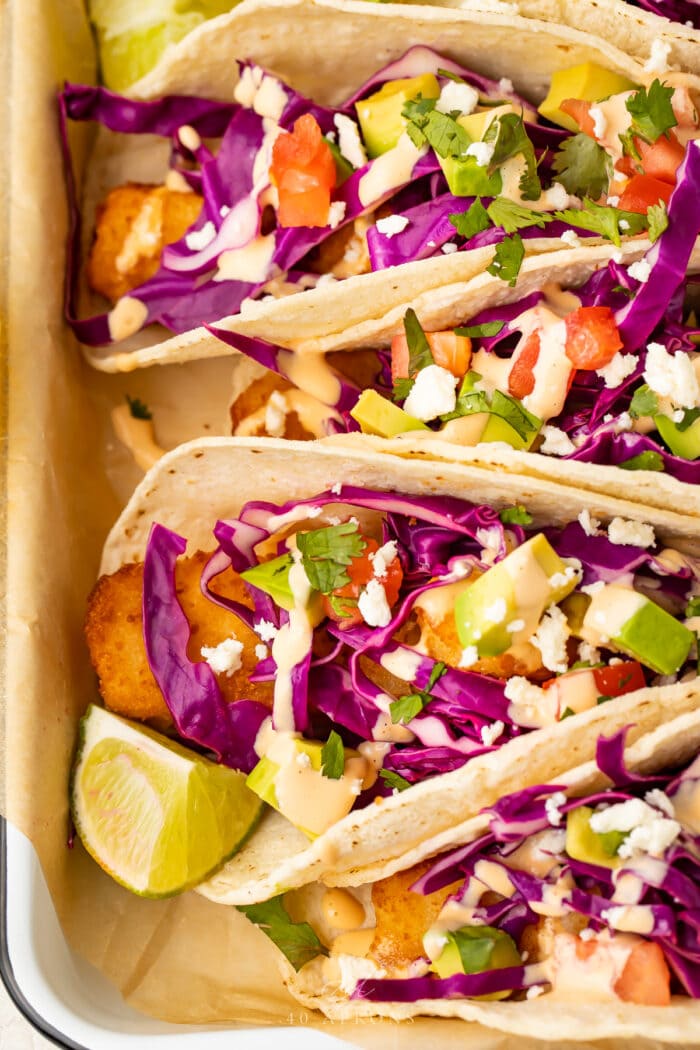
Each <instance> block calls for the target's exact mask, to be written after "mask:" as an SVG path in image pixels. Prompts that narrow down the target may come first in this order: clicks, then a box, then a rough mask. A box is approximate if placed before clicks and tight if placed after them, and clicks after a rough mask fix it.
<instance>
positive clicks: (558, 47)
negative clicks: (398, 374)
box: [79, 0, 700, 371]
mask: <svg viewBox="0 0 700 1050" xmlns="http://www.w3.org/2000/svg"><path fill="white" fill-rule="evenodd" d="M302 25H303V34H304V41H305V46H304V53H303V58H300V53H299V52H298V51H297V50H295V49H290V48H289V47H288V40H289V39H291V38H293V37H294V36H295V34H298V33H299V31H300V27H301V26H302ZM328 41H333V46H332V47H331V48H329V47H328ZM415 44H426V45H430V46H434V47H435V48H436V49H439V50H440V52H441V53H444V54H445V55H446V56H447V57H448V58H452V59H454V60H456V61H457V62H459V63H460V64H461V65H464V66H466V67H468V68H472V67H473V68H474V69H476V70H479V71H480V72H481V73H483V74H485V75H487V76H490V77H493V78H495V79H498V78H508V79H509V80H511V81H512V83H513V85H514V87H515V89H516V90H517V91H519V92H521V93H522V95H524V96H525V97H527V98H529V99H532V100H533V101H535V102H537V101H540V100H541V99H542V98H543V96H544V94H545V92H546V90H547V86H548V83H549V79H550V77H551V74H552V72H554V71H555V70H558V69H562V68H567V67H569V66H572V65H576V64H578V63H582V62H586V61H590V62H596V63H598V64H600V65H603V66H605V67H606V68H609V69H611V70H613V71H616V72H618V73H621V74H624V75H627V76H628V77H629V78H630V79H631V80H632V81H634V82H635V83H640V82H643V81H644V80H645V78H646V79H647V80H648V79H649V74H646V73H644V70H643V67H642V64H641V63H640V62H639V61H638V60H637V59H636V58H631V57H630V56H629V55H627V54H626V53H625V52H624V51H622V50H619V49H617V48H616V47H614V46H612V45H611V44H609V43H607V42H605V41H604V40H602V39H599V38H597V37H593V36H590V35H589V34H587V33H583V32H581V31H579V30H577V29H572V28H570V27H569V26H559V25H556V24H554V23H553V22H544V21H539V20H537V19H534V18H523V17H520V16H514V15H513V13H512V11H510V10H509V11H508V14H507V15H506V14H504V13H500V12H494V11H490V10H487V11H476V10H470V11H468V12H466V13H462V12H459V11H453V10H442V9H440V8H434V7H425V8H423V7H420V8H415V7H408V8H407V7H405V6H403V5H392V4H388V5H369V4H366V3H364V2H363V0H346V2H343V0H313V2H311V3H306V2H305V3H301V2H299V0H296V2H293V3H284V4H281V3H279V2H270V0H267V2H252V0H251V2H250V3H248V4H243V5H241V6H239V7H237V8H236V9H235V10H234V11H232V12H231V14H230V15H228V16H222V17H221V18H219V19H216V20H214V21H212V22H211V23H207V24H205V25H203V26H202V27H201V28H200V29H198V30H196V31H194V32H193V33H192V34H191V35H190V36H189V37H187V38H186V40H184V41H183V42H181V44H179V45H177V46H176V47H175V48H174V49H173V50H172V52H171V54H170V55H169V56H168V57H166V58H165V59H164V60H162V61H161V63H160V64H159V65H158V67H157V68H156V69H155V70H154V71H153V72H152V73H150V74H149V75H148V76H147V77H145V78H144V79H143V80H142V81H141V82H140V83H139V84H138V85H137V88H135V89H134V94H135V95H136V96H137V97H138V98H140V99H155V98H158V97H161V96H163V95H165V94H180V95H182V94H191V95H196V96H201V97H207V98H214V99H223V100H230V99H231V98H232V94H233V90H234V87H235V84H236V78H237V72H236V64H235V61H234V60H235V58H237V57H245V58H250V59H254V60H255V61H257V62H258V63H260V64H261V65H263V66H264V67H266V68H268V69H269V70H270V71H272V72H273V73H276V74H277V75H279V76H281V77H283V78H284V79H285V80H286V81H287V82H288V83H289V84H290V86H292V87H293V88H295V89H296V90H298V91H301V92H303V93H305V94H306V95H308V96H309V97H311V98H313V99H314V100H315V101H317V102H319V103H321V104H333V103H336V104H337V103H339V102H340V100H341V99H343V98H344V97H347V96H348V95H349V94H350V93H351V91H352V90H353V89H356V88H357V86H358V84H360V83H361V82H362V80H363V79H364V78H365V77H366V76H368V75H371V74H372V73H373V72H375V71H376V69H377V68H378V67H380V66H382V65H384V64H385V63H386V62H387V61H388V60H392V59H394V58H397V57H398V56H400V55H401V54H402V53H403V52H405V51H406V49H407V48H409V47H410V46H413V45H415ZM670 79H671V80H672V81H673V82H674V83H678V84H680V83H684V84H687V85H688V86H690V87H693V88H695V89H697V88H698V86H699V85H700V81H698V79H697V78H696V77H695V76H694V75H692V74H687V73H684V72H682V71H677V72H673V73H672V74H671V75H670ZM167 163H168V160H167V142H166V141H165V140H162V139H160V140H157V139H155V138H154V137H151V136H145V135H135V136H124V135H115V134H114V133H111V132H107V131H105V129H104V128H100V129H99V130H98V134H97V136H96V140H95V146H94V149H93V153H92V156H91V158H90V161H89V163H88V165H87V168H86V175H85V181H84V190H83V204H84V208H83V211H84V218H85V223H84V243H83V249H84V250H85V249H86V248H87V246H88V245H89V243H90V239H91V237H92V230H93V226H94V216H95V212H96V209H97V205H98V202H99V201H100V200H102V199H103V198H104V196H105V194H106V192H107V191H108V190H109V189H110V188H111V187H114V186H117V185H122V184H124V183H125V182H126V181H127V180H137V181H139V182H161V181H162V179H163V177H164V173H165V171H166V169H167ZM561 247H562V244H561V242H560V241H559V240H558V239H557V238H546V237H545V238H541V237H539V236H538V237H536V238H533V239H531V240H528V251H530V252H533V253H536V252H538V251H542V250H546V251H551V250H554V249H555V248H561ZM492 257H493V248H483V249H478V250H476V251H475V252H470V253H468V254H467V253H461V252H460V253H457V254H456V255H449V256H445V257H443V258H440V259H436V260H426V261H425V262H416V263H407V264H403V266H402V267H401V268H400V270H399V269H396V268H394V269H391V268H390V269H386V270H382V271H378V272H375V273H372V274H367V275H362V276H357V277H350V278H348V279H346V280H344V281H342V282H340V284H339V287H337V288H328V287H323V288H318V289H313V290H311V291H309V292H307V293H305V294H304V295H303V296H301V297H300V302H299V303H296V302H290V301H288V300H287V299H285V300H284V302H283V303H276V302H267V301H266V302H262V303H260V302H253V303H252V304H250V307H249V309H247V310H246V312H245V314H244V315H243V314H236V315H235V317H234V318H226V319H225V322H226V323H227V324H229V325H230V326H231V327H233V328H234V329H235V330H236V331H239V332H242V333H244V334H247V335H255V336H258V337H261V338H264V339H267V340H270V341H272V342H284V343H285V345H288V346H292V347H294V346H297V345H300V344H303V343H304V340H305V339H306V338H307V336H311V337H313V338H314V339H320V340H323V339H333V338H335V337H340V336H341V333H342V331H343V330H346V329H349V330H352V329H353V327H355V326H358V325H361V324H362V323H363V322H366V321H367V320H368V319H370V318H371V319H373V320H376V321H377V322H379V321H380V320H381V319H382V318H383V317H385V316H386V315H388V314H390V312H391V311H392V310H393V309H394V308H396V307H397V306H399V304H401V303H406V302H409V301H412V300H413V299H415V298H416V297H417V296H419V295H420V294H421V293H422V292H424V291H426V290H427V289H429V288H437V287H440V286H443V285H449V284H451V283H453V282H455V281H461V280H465V279H467V278H468V277H470V276H472V275H474V274H476V273H479V272H481V271H483V270H484V269H485V267H486V266H487V265H488V264H489V262H490V261H491V260H492ZM399 274H400V278H399ZM331 293H333V294H331ZM79 299H80V300H81V302H80V314H81V316H82V315H84V314H86V313H94V312H95V309H96V304H95V301H94V297H92V298H91V296H90V295H89V294H88V293H87V291H86V289H85V288H83V289H82V292H81V295H80V296H79ZM280 321H281V322H282V324H281V327H280V323H279V322H280ZM127 328H128V326H127ZM85 352H86V355H87V357H88V359H89V360H90V362H91V363H92V364H93V365H95V366H96V367H98V368H101V369H104V370H106V371H130V370H131V369H133V368H137V367H140V366H142V365H150V364H154V363H167V362H178V361H187V360H191V359H195V358H198V357H207V356H219V355H222V354H225V353H227V352H229V351H227V350H226V348H225V347H224V346H223V345H222V344H220V343H219V342H218V341H217V340H216V339H215V338H214V337H213V336H212V335H211V334H210V333H209V332H208V331H206V330H205V329H204V328H202V327H197V328H194V329H192V330H190V331H187V332H185V333H184V334H182V335H178V336H174V337H167V335H166V333H164V331H163V330H162V329H160V328H157V327H156V326H150V327H149V328H148V329H145V330H144V331H142V332H138V333H137V334H136V335H132V336H130V337H128V338H125V339H124V340H122V341H121V342H120V343H119V344H117V345H109V346H106V347H101V348H86V350H85Z"/></svg>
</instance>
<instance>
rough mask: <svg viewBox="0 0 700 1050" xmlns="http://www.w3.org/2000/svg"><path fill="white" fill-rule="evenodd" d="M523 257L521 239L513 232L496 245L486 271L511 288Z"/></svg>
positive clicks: (516, 277)
mask: <svg viewBox="0 0 700 1050" xmlns="http://www.w3.org/2000/svg"><path fill="white" fill-rule="evenodd" d="M524 258H525V246H524V244H523V239H522V237H521V236H520V234H519V233H514V234H512V235H511V236H510V237H504V238H503V240H502V241H501V242H500V243H499V244H497V245H496V255H495V257H494V260H493V262H492V263H491V265H490V266H488V267H487V271H488V273H490V274H492V275H493V276H494V277H500V278H501V280H502V281H505V282H506V283H507V284H509V285H510V287H511V288H512V287H513V286H514V285H515V282H516V281H517V279H518V274H519V273H520V267H521V266H522V264H523V259H524Z"/></svg>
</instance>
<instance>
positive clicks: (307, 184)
mask: <svg viewBox="0 0 700 1050" xmlns="http://www.w3.org/2000/svg"><path fill="white" fill-rule="evenodd" d="M270 175H271V177H272V181H273V182H274V183H275V185H276V186H277V192H278V195H279V206H278V208H277V221H278V223H279V224H280V226H285V227H286V226H325V225H326V224H327V223H328V210H329V208H330V202H331V190H332V189H333V187H334V186H335V178H336V172H335V162H334V160H333V154H332V153H331V149H330V146H329V145H328V143H327V142H326V140H325V139H324V138H323V135H322V134H321V128H320V127H319V125H318V122H317V121H316V118H315V117H313V116H312V115H311V114H310V113H305V114H304V115H303V116H301V117H299V119H298V120H297V121H296V122H295V124H294V130H293V131H291V132H283V133H282V134H281V135H278V136H277V138H276V139H275V142H274V145H273V147H272V165H271V167H270Z"/></svg>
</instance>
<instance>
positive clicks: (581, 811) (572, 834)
mask: <svg viewBox="0 0 700 1050" xmlns="http://www.w3.org/2000/svg"><path fill="white" fill-rule="evenodd" d="M592 816H593V810H592V809H591V808H590V806H577V808H576V809H570V810H569V812H568V813H567V814H566V852H567V853H568V854H569V856H570V857H571V858H572V859H573V860H580V861H582V862H583V863H584V864H597V865H598V867H599V868H619V866H620V865H621V864H622V859H621V858H620V857H618V856H617V851H618V849H619V848H620V845H621V844H622V842H623V841H624V839H625V832H624V831H605V832H597V831H593V829H592V828H591V823H590V821H591V817H592Z"/></svg>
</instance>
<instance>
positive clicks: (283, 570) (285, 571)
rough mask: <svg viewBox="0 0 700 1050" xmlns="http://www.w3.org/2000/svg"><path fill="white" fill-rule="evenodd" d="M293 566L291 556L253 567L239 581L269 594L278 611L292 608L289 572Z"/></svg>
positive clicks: (292, 599)
mask: <svg viewBox="0 0 700 1050" xmlns="http://www.w3.org/2000/svg"><path fill="white" fill-rule="evenodd" d="M292 565H293V562H292V556H291V554H281V555H280V556H279V558H272V559H271V560H270V561H264V562H261V563H260V565H254V566H253V568H252V569H246V570H245V572H242V573H241V579H242V580H245V581H246V582H247V583H250V584H252V585H253V587H257V588H258V589H259V590H261V591H264V592H265V594H269V595H270V597H271V598H272V599H273V600H274V601H275V603H276V604H277V605H279V607H280V609H287V610H289V609H293V608H294V595H293V594H292V589H291V587H290V586H289V570H290V569H291V567H292Z"/></svg>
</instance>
